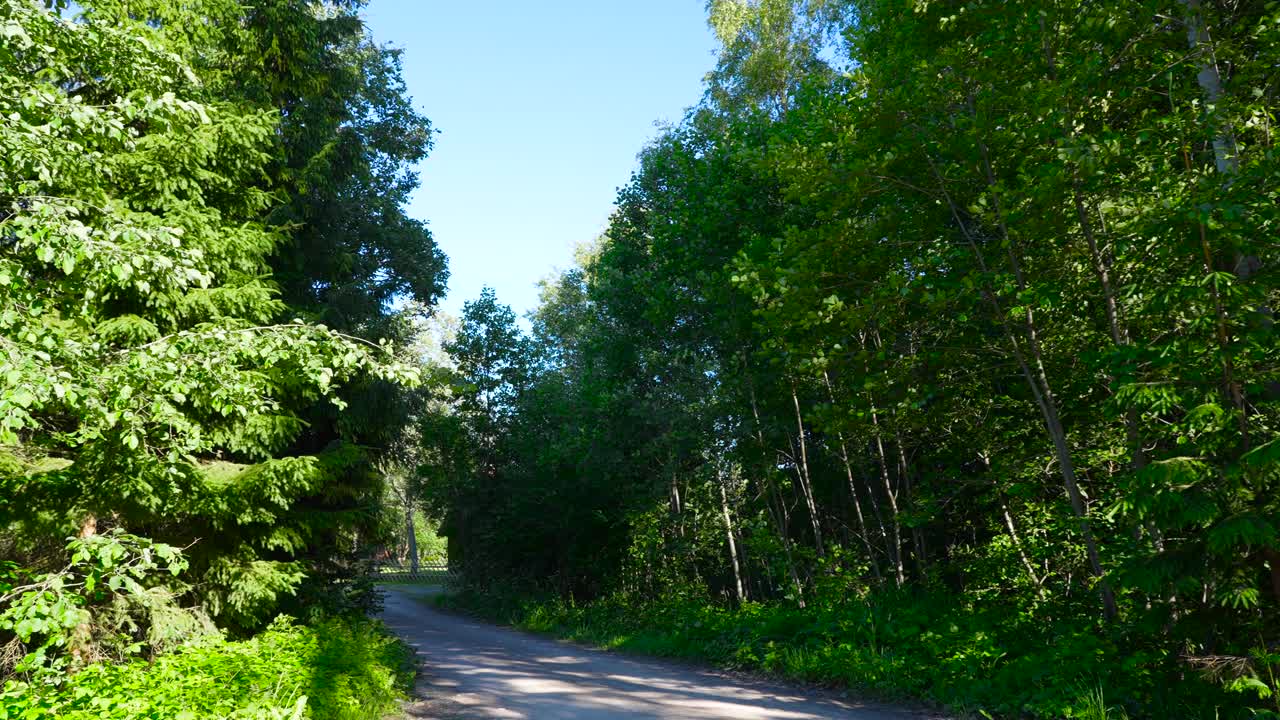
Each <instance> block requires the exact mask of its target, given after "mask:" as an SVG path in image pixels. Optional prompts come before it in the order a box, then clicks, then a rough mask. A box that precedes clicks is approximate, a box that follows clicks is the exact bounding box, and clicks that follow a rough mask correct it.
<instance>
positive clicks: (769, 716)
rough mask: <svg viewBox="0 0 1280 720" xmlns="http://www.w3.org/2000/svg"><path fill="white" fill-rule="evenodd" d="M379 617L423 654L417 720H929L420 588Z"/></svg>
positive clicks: (390, 598)
mask: <svg viewBox="0 0 1280 720" xmlns="http://www.w3.org/2000/svg"><path fill="white" fill-rule="evenodd" d="M386 590H387V599H386V610H385V611H384V613H383V619H384V620H385V621H386V623H387V625H388V626H389V627H390V628H391V629H392V630H394V631H395V632H396V633H398V634H399V635H400V636H401V637H403V638H404V639H405V640H406V641H408V642H409V643H410V644H411V645H413V647H414V648H416V649H417V651H418V655H419V656H420V658H421V659H422V661H423V666H424V672H423V675H422V678H421V680H420V683H419V688H418V689H419V695H420V696H421V697H422V698H423V699H422V700H421V701H420V702H418V703H415V704H414V705H412V706H411V707H409V708H408V709H407V714H408V716H409V717H410V718H414V719H415V720H422V719H426V718H439V719H441V720H444V719H449V720H455V719H459V718H464V719H467V720H470V719H472V718H475V719H480V718H512V719H515V718H527V719H528V720H587V719H588V718H590V719H592V720H623V719H638V718H669V719H675V720H685V719H688V720H709V719H711V718H726V719H729V718H731V719H733V720H812V719H814V718H850V719H853V720H922V719H923V718H927V717H931V716H928V715H921V714H916V713H909V712H905V711H900V710H894V709H892V708H886V707H880V706H872V705H866V704H861V703H858V702H854V701H849V700H843V699H840V698H839V697H838V696H837V695H835V694H830V693H823V692H820V691H812V690H806V689H800V688H795V687H787V686H784V685H778V684H773V683H766V682H758V681H754V680H744V679H739V678H732V677H729V676H727V675H724V674H721V673H717V672H713V671H709V670H700V669H696V668H690V667H686V666H682V665H677V664H667V663H663V662H660V661H655V660H641V659H635V658H630V657H626V656H622V655H618V654H615V653H609V652H604V651H598V650H589V649H584V648H581V647H578V646H575V645H572V644H568V643H564V642H559V641H556V640H552V639H548V638H544V637H540V636H537V635H531V634H528V633H522V632H519V631H516V630H511V629H508V628H501V627H495V626H492V625H486V624H483V623H480V622H476V621H473V620H469V619H466V618H461V617H458V616H456V615H453V614H449V613H443V612H440V611H438V610H435V609H433V608H432V607H431V606H430V603H429V601H428V600H426V599H425V597H424V596H425V595H427V594H429V593H428V591H425V589H423V588H413V587H397V586H388V587H387V588H386Z"/></svg>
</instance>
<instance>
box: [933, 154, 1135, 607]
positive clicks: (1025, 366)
mask: <svg viewBox="0 0 1280 720" xmlns="http://www.w3.org/2000/svg"><path fill="white" fill-rule="evenodd" d="M978 145H979V148H980V150H981V152H982V158H983V167H984V168H985V170H986V173H987V183H988V186H989V187H991V188H993V189H994V188H995V185H996V183H995V177H994V173H993V171H992V169H991V163H990V161H989V160H988V158H987V146H986V143H985V142H982V141H979V143H978ZM929 162H930V165H931V167H932V168H933V171H934V174H935V176H936V177H937V179H938V183H939V189H940V190H941V191H942V194H943V197H944V199H945V200H946V201H947V205H948V207H949V209H950V211H951V216H952V219H953V220H954V221H955V222H956V225H957V226H958V227H959V229H960V232H961V233H962V234H963V235H964V237H965V240H966V241H967V243H968V245H969V248H970V250H971V251H972V252H973V254H974V259H975V260H976V261H977V263H978V268H979V270H981V271H982V272H983V274H984V275H985V274H989V273H990V269H989V268H988V266H987V262H986V258H985V256H984V255H983V253H982V250H981V248H979V247H978V242H977V239H976V238H974V236H973V233H972V232H971V231H970V230H969V227H968V225H967V224H966V223H965V222H964V219H963V218H962V217H961V215H960V211H959V209H958V208H957V207H956V204H955V201H954V200H953V199H952V197H951V194H950V192H949V191H948V190H947V189H946V182H945V180H944V179H943V178H942V176H941V174H940V173H938V170H937V166H936V165H935V164H934V163H933V160H932V158H929ZM994 200H995V211H996V216H997V222H998V223H999V226H1000V230H1001V234H1002V236H1003V237H1002V239H1003V240H1004V244H1005V245H1006V246H1008V252H1009V261H1010V264H1011V266H1012V269H1013V272H1014V277H1015V279H1016V280H1017V286H1018V289H1019V291H1022V290H1025V288H1026V278H1025V276H1024V275H1023V273H1022V264H1021V262H1020V261H1019V259H1018V254H1017V251H1016V249H1015V248H1014V245H1013V242H1012V239H1011V238H1010V237H1009V234H1008V228H1007V227H1006V226H1005V223H1004V214H1003V211H1002V209H1001V207H1000V199H999V194H998V193H996V194H995V195H994ZM983 295H984V296H985V297H986V299H987V301H988V302H989V303H990V304H991V306H992V309H993V310H994V312H995V315H996V318H997V319H998V320H999V322H1000V323H1001V326H1002V328H1003V330H1004V335H1005V339H1006V340H1007V341H1008V342H1009V345H1010V347H1011V349H1012V350H1013V355H1014V358H1015V359H1016V360H1017V363H1018V367H1019V369H1021V371H1022V375H1023V378H1024V379H1025V380H1026V381H1027V387H1028V389H1029V390H1030V391H1031V395H1032V397H1033V398H1034V399H1035V402H1036V405H1037V406H1038V407H1039V408H1040V413H1041V416H1042V417H1043V419H1044V426H1045V431H1046V432H1047V433H1048V434H1049V439H1050V442H1051V443H1052V444H1053V452H1054V457H1055V458H1056V459H1057V461H1058V470H1059V472H1060V473H1061V475H1062V484H1063V487H1064V488H1065V490H1066V492H1067V499H1068V500H1069V501H1070V503H1071V510H1072V513H1073V514H1074V515H1075V517H1076V520H1077V522H1078V524H1079V527H1080V535H1081V537H1082V538H1083V540H1084V544H1085V553H1086V555H1087V559H1088V561H1089V569H1090V572H1091V574H1092V575H1093V577H1094V579H1095V580H1096V581H1097V584H1098V595H1099V597H1100V598H1101V600H1102V609H1103V614H1104V615H1105V617H1106V619H1107V620H1112V619H1114V618H1115V616H1116V614H1117V609H1116V602H1115V594H1114V593H1113V592H1112V590H1111V584H1110V583H1108V582H1107V580H1106V578H1105V573H1104V572H1103V569H1102V561H1101V559H1100V557H1099V554H1098V542H1097V539H1096V538H1095V537H1094V534H1093V527H1092V525H1091V524H1090V522H1089V516H1088V508H1087V507H1086V506H1085V503H1084V494H1083V493H1081V492H1080V486H1079V484H1078V483H1077V482H1076V469H1075V462H1074V459H1073V458H1072V455H1071V448H1070V445H1069V444H1068V442H1067V435H1066V432H1065V431H1064V430H1063V427H1062V422H1061V420H1060V419H1059V416H1058V405H1057V400H1056V398H1054V396H1053V391H1052V387H1051V386H1050V385H1049V378H1048V374H1047V373H1046V371H1045V367H1044V357H1043V354H1042V353H1041V350H1040V342H1039V337H1038V329H1037V327H1036V323H1035V316H1034V314H1033V313H1032V311H1031V308H1030V306H1028V307H1027V308H1026V310H1025V311H1024V313H1023V320H1024V325H1025V328H1026V332H1027V334H1028V341H1029V345H1030V348H1031V353H1032V354H1031V359H1032V360H1033V361H1034V363H1035V368H1034V370H1033V369H1032V365H1031V364H1030V363H1029V362H1028V361H1027V357H1026V355H1024V354H1023V352H1022V346H1021V343H1019V342H1018V338H1017V336H1016V335H1015V334H1014V332H1013V328H1011V327H1010V325H1009V319H1008V316H1007V315H1006V314H1005V313H1004V309H1003V308H1002V307H1001V305H1000V301H999V299H998V298H996V296H995V293H994V292H992V291H991V290H990V288H984V290H983Z"/></svg>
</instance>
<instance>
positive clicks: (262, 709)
mask: <svg viewBox="0 0 1280 720" xmlns="http://www.w3.org/2000/svg"><path fill="white" fill-rule="evenodd" d="M409 658H410V656H409V654H408V651H407V649H406V648H405V647H404V646H403V645H402V644H401V643H400V642H398V641H397V640H396V639H395V638H394V637H392V636H390V635H389V634H388V633H387V632H386V630H385V629H384V628H383V627H382V626H381V625H380V624H379V623H377V622H374V621H370V620H364V619H331V620H326V621H323V622H320V623H317V624H315V625H312V626H303V625H296V624H294V623H293V622H292V621H291V620H289V619H288V618H280V619H277V620H276V621H275V622H274V623H273V624H272V625H271V626H270V627H269V628H268V629H267V630H266V631H265V632H263V633H260V634H259V635H257V636H255V637H253V638H251V639H248V640H243V641H235V642H233V641H227V640H222V639H216V638H215V639H209V640H205V641H201V642H197V643H195V644H192V645H189V646H186V647H182V648H180V649H178V650H176V651H174V652H171V653H167V654H164V655H161V656H159V657H157V658H156V659H155V660H154V661H153V662H150V663H147V662H143V661H135V662H132V663H128V664H109V663H100V664H95V665H91V666H89V667H87V668H85V669H84V670H82V671H80V672H78V673H76V674H74V675H71V676H69V677H67V678H66V679H65V680H64V681H63V682H61V683H59V684H43V683H32V684H27V683H21V682H16V681H13V682H9V683H7V684H6V685H5V687H4V690H3V692H2V693H0V720H18V719H21V720H29V719H30V720H33V719H34V718H52V717H57V718H63V719H65V720H124V719H126V718H127V719H128V720H135V719H136V720H142V719H144V718H145V719H147V720H162V719H163V720H205V719H206V718H210V719H212V718H218V719H219V720H224V719H226V720H286V719H288V720H301V719H303V718H310V719H311V720H377V719H378V718H381V717H383V716H384V715H385V714H386V713H387V712H388V711H389V710H390V709H392V708H393V707H394V704H395V701H396V700H397V699H398V698H400V697H402V696H403V695H404V692H405V690H406V688H407V687H408V683H409V681H410V680H411V678H412V665H411V663H410V661H409Z"/></svg>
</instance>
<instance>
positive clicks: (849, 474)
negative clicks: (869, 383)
mask: <svg viewBox="0 0 1280 720" xmlns="http://www.w3.org/2000/svg"><path fill="white" fill-rule="evenodd" d="M822 380H823V382H825V383H826V385H827V396H828V397H829V398H831V406H832V407H835V404H836V395H835V391H834V390H832V388H831V377H830V376H828V375H827V371H826V370H823V371H822ZM836 438H837V439H838V440H839V441H840V462H842V463H844V474H845V478H847V479H848V481H849V497H850V498H852V499H853V510H854V513H855V515H856V516H857V519H858V536H859V537H861V538H862V544H863V545H864V546H865V547H866V549H867V562H869V563H871V573H872V574H873V575H875V578H876V580H880V579H881V576H880V563H879V562H878V561H877V560H876V555H875V552H874V551H873V550H872V548H871V538H870V537H868V536H867V523H866V520H864V519H863V517H862V502H861V501H860V500H859V499H858V489H857V487H856V486H855V485H854V482H853V467H852V466H851V465H850V464H849V446H848V444H846V443H845V440H844V432H843V431H837V432H836Z"/></svg>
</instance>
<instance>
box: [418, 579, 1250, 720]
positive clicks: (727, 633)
mask: <svg viewBox="0 0 1280 720" xmlns="http://www.w3.org/2000/svg"><path fill="white" fill-rule="evenodd" d="M432 602H434V603H436V604H437V605H439V606H442V607H444V608H446V609H453V610H457V611H461V612H466V613H469V614H472V615H475V616H478V617H482V618H484V619H487V620H490V621H494V622H499V623H503V624H508V625H512V626H515V627H517V628H520V629H524V630H529V631H534V632H539V633H545V634H549V635H553V636H555V637H559V638H564V639H568V640H572V641H575V642H581V643H584V644H588V645H592V646H596V647H600V648H604V649H609V650H619V651H624V652H629V653H636V654H642V655H648V656H656V657H669V658H682V659H688V660H694V661H699V662H703V663H707V664H710V665H713V666H716V667H720V668H724V669H730V670H748V671H756V672H764V673H766V674H769V675H773V676H777V677H782V678H786V679H791V680H799V681H803V682H807V683H813V684H818V685H823V686H828V687H845V688H853V689H856V690H857V691H859V692H862V693H864V694H866V695H868V696H871V697H876V698H880V699H885V700H912V701H924V702H927V703H930V704H934V705H938V706H941V707H945V708H947V709H948V710H949V711H951V712H953V713H956V714H958V715H961V716H963V717H973V718H1043V719H1051V718H1052V719H1061V718H1069V719H1071V720H1085V719H1087V720H1117V719H1121V718H1134V719H1135V720H1136V719H1137V718H1188V719H1189V718H1218V719H1219V720H1228V719H1234V718H1245V717H1248V715H1247V711H1246V710H1245V708H1244V707H1243V706H1242V703H1241V702H1240V699H1239V697H1238V696H1230V695H1226V694H1225V693H1223V692H1222V691H1221V689H1220V688H1218V687H1216V686H1214V685H1211V684H1210V683H1208V682H1206V681H1204V680H1203V679H1201V678H1200V677H1198V676H1197V675H1195V674H1193V673H1187V672H1186V671H1185V668H1182V667H1179V666H1178V665H1177V663H1176V658H1167V657H1164V656H1162V655H1160V654H1159V653H1158V652H1156V651H1155V650H1147V649H1144V648H1143V647H1141V646H1139V645H1136V644H1134V643H1132V642H1130V639H1129V638H1127V637H1125V636H1122V635H1112V634H1109V633H1108V631H1107V630H1106V629H1105V628H1100V627H1098V626H1097V625H1096V624H1092V623H1089V622H1087V620H1086V619H1084V618H1080V617H1077V616H1072V615H1068V614H1065V611H1063V613H1064V614H1062V615H1059V616H1058V617H1052V616H1049V617H1052V620H1050V621H1046V620H1045V619H1043V618H1016V617H1009V615H1008V613H1007V612H1006V610H1005V608H1003V607H1000V606H998V605H991V604H988V605H985V606H973V605H961V604H959V602H958V601H957V600H955V599H951V598H945V597H936V596H912V595H907V594H903V595H901V596H893V597H886V598H879V599H877V600H875V601H872V600H870V599H862V600H856V599H855V600H848V601H845V602H841V603H840V604H838V605H832V606H828V607H824V608H821V609H808V610H805V609H800V608H797V607H794V606H790V605H782V604H759V603H746V604H743V605H742V606H740V607H737V608H732V607H725V606H716V605H710V604H707V603H703V602H698V601H694V600H687V599H675V600H667V601H664V602H653V601H650V602H638V601H634V600H629V599H627V598H624V597H619V596H614V597H608V598H603V599H601V600H598V601H596V602H593V603H589V604H585V605H573V604H570V603H566V602H564V601H561V600H559V599H556V598H551V597H546V596H542V597H538V596H530V595H521V594H517V593H512V592H492V591H491V592H487V593H479V592H475V591H460V592H456V593H453V594H447V595H441V596H438V597H436V598H434V599H433V600H432Z"/></svg>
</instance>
